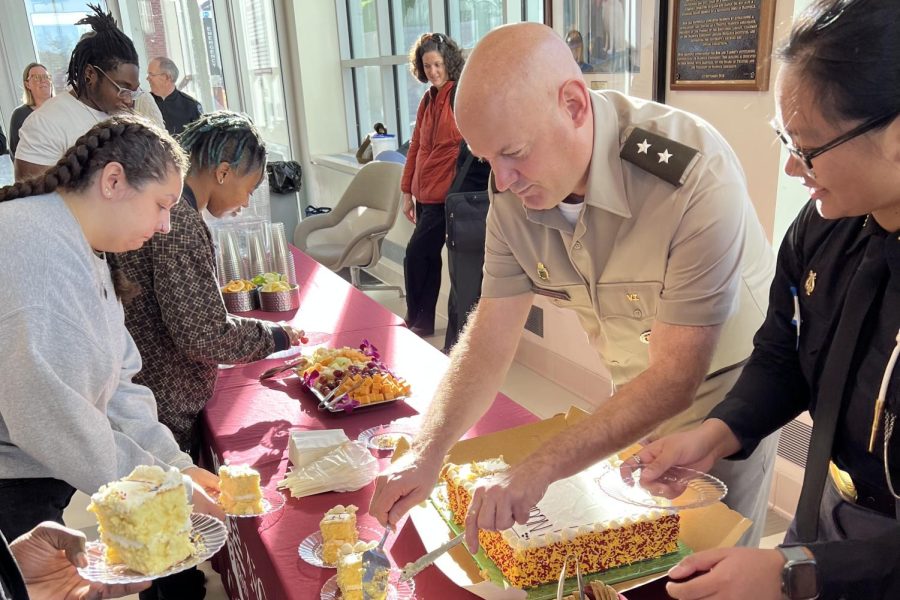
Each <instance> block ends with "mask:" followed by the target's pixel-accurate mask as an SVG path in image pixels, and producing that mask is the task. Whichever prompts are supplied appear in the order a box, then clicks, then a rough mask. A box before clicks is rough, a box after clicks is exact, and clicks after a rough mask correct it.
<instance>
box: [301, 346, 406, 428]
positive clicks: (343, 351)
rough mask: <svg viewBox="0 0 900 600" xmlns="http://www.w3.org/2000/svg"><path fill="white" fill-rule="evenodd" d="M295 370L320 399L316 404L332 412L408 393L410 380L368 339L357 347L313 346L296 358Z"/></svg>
mask: <svg viewBox="0 0 900 600" xmlns="http://www.w3.org/2000/svg"><path fill="white" fill-rule="evenodd" d="M295 370H296V372H297V375H298V376H299V377H300V381H301V382H303V385H305V386H306V387H307V388H309V390H310V391H311V392H312V393H313V395H315V396H316V397H317V398H318V399H319V408H320V409H322V410H328V411H331V412H342V411H343V412H350V411H353V410H355V409H358V408H365V407H369V406H374V405H378V404H384V403H386V402H394V401H396V400H403V399H405V398H408V397H409V395H410V386H409V383H408V382H407V381H406V380H405V379H403V378H402V377H398V376H397V375H395V374H394V373H393V372H392V371H391V369H389V368H388V367H387V365H385V364H384V363H383V362H382V360H381V357H380V355H379V354H378V349H377V348H376V347H375V346H373V345H372V344H371V343H370V342H369V341H368V340H363V342H362V343H361V344H360V345H359V347H358V348H351V347H349V346H343V347H341V348H321V347H320V348H316V350H315V351H314V352H313V353H312V354H311V355H309V356H303V357H302V358H301V359H300V360H299V361H298V363H297V365H296V367H295Z"/></svg>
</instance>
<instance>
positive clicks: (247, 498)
mask: <svg viewBox="0 0 900 600" xmlns="http://www.w3.org/2000/svg"><path fill="white" fill-rule="evenodd" d="M229 495H230V494H229ZM259 498H260V495H259V494H241V495H240V496H231V499H232V500H234V501H235V502H250V501H251V500H258V499H259Z"/></svg>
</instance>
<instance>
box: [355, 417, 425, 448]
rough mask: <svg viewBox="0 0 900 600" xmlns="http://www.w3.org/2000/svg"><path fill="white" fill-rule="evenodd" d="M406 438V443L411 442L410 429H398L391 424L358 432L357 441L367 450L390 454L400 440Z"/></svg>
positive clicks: (412, 436)
mask: <svg viewBox="0 0 900 600" xmlns="http://www.w3.org/2000/svg"><path fill="white" fill-rule="evenodd" d="M401 437H402V438H406V441H407V442H411V441H412V439H413V438H414V437H415V434H414V433H413V432H412V431H410V428H403V427H399V426H397V425H395V424H393V423H388V424H387V425H376V426H375V427H371V428H369V429H366V430H365V431H362V432H360V434H359V435H358V436H357V438H356V439H357V441H360V442H362V443H363V444H365V445H366V448H368V449H369V450H375V451H377V452H383V453H385V454H391V453H393V452H394V449H395V448H396V447H397V442H399V441H400V438H401Z"/></svg>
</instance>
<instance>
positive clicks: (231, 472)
mask: <svg viewBox="0 0 900 600" xmlns="http://www.w3.org/2000/svg"><path fill="white" fill-rule="evenodd" d="M253 476H257V477H258V476H259V471H257V470H256V469H254V468H253V467H251V466H250V465H222V466H221V467H219V477H231V478H238V477H253Z"/></svg>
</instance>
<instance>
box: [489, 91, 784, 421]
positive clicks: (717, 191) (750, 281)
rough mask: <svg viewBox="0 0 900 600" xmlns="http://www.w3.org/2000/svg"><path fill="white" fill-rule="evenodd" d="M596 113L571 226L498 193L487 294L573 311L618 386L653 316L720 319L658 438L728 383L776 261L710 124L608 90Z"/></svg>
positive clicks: (642, 359)
mask: <svg viewBox="0 0 900 600" xmlns="http://www.w3.org/2000/svg"><path fill="white" fill-rule="evenodd" d="M592 104H593V112H594V127H595V129H594V149H593V158H592V160H591V165H590V173H589V177H588V185H587V194H586V196H585V199H584V209H583V210H582V213H581V216H580V218H579V220H578V222H577V223H576V224H575V226H574V227H573V226H571V225H570V224H569V222H568V221H566V219H565V218H564V217H563V215H562V213H561V212H560V210H559V209H558V208H553V209H550V210H531V209H527V208H525V207H524V206H523V204H522V202H521V201H520V200H519V199H518V198H517V197H516V196H515V195H514V194H513V193H511V192H504V193H498V192H494V193H493V194H492V198H491V209H490V212H489V214H488V223H487V241H486V246H485V263H484V283H483V285H482V296H483V297H485V298H500V297H509V296H514V295H518V294H523V293H526V292H529V291H534V292H535V293H538V294H542V295H545V296H549V297H551V298H552V300H551V301H552V302H553V303H554V304H556V305H557V306H560V307H564V308H570V309H572V310H574V311H575V312H576V313H577V314H578V317H579V319H580V320H581V323H582V325H583V327H584V329H585V332H586V333H587V335H588V338H589V340H590V343H591V345H592V346H593V347H594V348H595V349H596V350H597V351H598V352H599V354H600V356H601V357H602V358H603V360H604V361H605V363H606V366H607V368H608V369H609V371H610V373H611V374H612V377H613V383H614V384H615V385H621V384H624V383H627V382H628V381H630V380H632V379H634V378H635V377H636V376H637V375H638V374H640V373H641V372H642V371H644V370H645V369H646V368H647V366H648V364H649V355H648V348H649V338H650V330H651V328H652V326H653V323H654V322H655V321H657V320H659V321H662V322H665V323H670V324H674V325H687V326H704V325H718V324H724V327H723V331H722V336H721V338H720V341H719V344H718V347H717V349H716V352H715V355H714V357H713V361H712V365H711V367H710V371H709V372H710V375H711V376H710V377H708V378H707V381H706V382H704V384H703V385H702V386H701V389H700V391H699V393H698V396H697V399H696V401H695V403H694V405H693V406H692V408H691V409H689V410H688V411H686V412H685V413H682V414H681V415H679V416H678V417H676V418H674V419H672V420H670V421H669V422H667V423H666V424H664V425H663V426H661V427H660V428H659V429H658V430H657V431H656V432H655V435H661V434H663V433H667V432H669V431H672V430H675V429H680V428H684V427H686V426H688V425H690V424H694V423H696V422H697V421H698V420H700V419H702V418H703V417H704V416H705V415H706V414H707V413H708V412H709V410H710V409H711V408H712V407H713V406H714V405H715V404H717V403H718V402H719V401H720V400H721V399H722V398H723V397H724V395H725V393H726V392H727V391H728V388H730V387H731V384H732V383H733V381H734V378H735V377H736V374H737V372H738V370H737V369H736V368H735V367H739V366H740V365H741V364H742V363H743V361H745V360H746V359H747V357H748V356H749V355H750V351H751V350H752V347H753V344H752V339H753V334H754V333H755V331H756V330H757V329H758V328H759V326H760V325H761V324H762V321H763V318H764V316H765V312H766V306H767V299H768V288H769V283H770V281H771V277H772V274H773V272H774V262H775V261H774V254H773V253H772V251H771V248H770V246H769V244H768V241H767V240H766V237H765V233H764V232H763V229H762V227H761V225H760V223H759V220H758V218H757V217H756V213H755V211H754V209H753V205H752V204H751V202H750V198H749V196H748V193H747V189H746V185H745V179H744V174H743V171H742V169H741V166H740V164H739V163H738V160H737V157H736V156H735V155H734V152H733V151H732V150H731V148H730V147H729V146H728V144H727V143H726V142H725V140H724V139H723V138H722V137H721V136H720V135H719V134H718V132H716V131H715V130H714V129H713V128H712V127H711V126H710V125H709V124H707V123H705V122H704V121H702V120H701V119H699V118H697V117H695V116H693V115H689V114H687V113H685V112H682V111H679V110H677V109H674V108H672V107H669V106H664V105H660V104H656V103H653V102H646V101H642V100H638V99H635V98H630V97H627V96H625V95H623V94H620V93H617V92H609V91H605V92H592ZM636 163H637V164H636ZM639 164H640V165H642V166H638V165H639ZM491 187H492V188H493V186H491ZM721 373H724V374H723V375H720V374H721Z"/></svg>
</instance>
